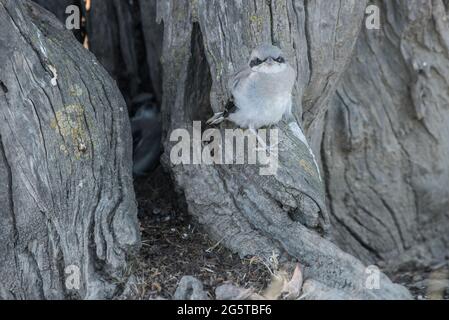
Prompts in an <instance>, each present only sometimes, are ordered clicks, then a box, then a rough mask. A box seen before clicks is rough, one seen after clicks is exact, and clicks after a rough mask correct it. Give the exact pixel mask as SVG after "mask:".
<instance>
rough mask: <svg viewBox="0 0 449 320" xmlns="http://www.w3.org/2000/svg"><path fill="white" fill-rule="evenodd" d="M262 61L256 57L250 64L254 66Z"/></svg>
mask: <svg viewBox="0 0 449 320" xmlns="http://www.w3.org/2000/svg"><path fill="white" fill-rule="evenodd" d="M261 63H262V61H261V60H260V59H259V58H256V59H254V60H252V61H251V62H250V64H249V66H250V67H251V68H252V67H255V66H258V65H259V64H261Z"/></svg>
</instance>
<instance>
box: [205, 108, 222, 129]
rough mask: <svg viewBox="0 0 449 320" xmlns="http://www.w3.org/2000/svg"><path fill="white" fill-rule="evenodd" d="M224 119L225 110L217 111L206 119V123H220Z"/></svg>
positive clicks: (211, 124)
mask: <svg viewBox="0 0 449 320" xmlns="http://www.w3.org/2000/svg"><path fill="white" fill-rule="evenodd" d="M225 119H226V111H224V112H217V113H216V114H214V116H213V117H212V118H210V119H209V120H207V121H206V124H207V125H210V126H213V125H216V124H219V123H222V122H223V121H224V120H225Z"/></svg>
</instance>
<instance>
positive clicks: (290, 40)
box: [157, 0, 410, 299]
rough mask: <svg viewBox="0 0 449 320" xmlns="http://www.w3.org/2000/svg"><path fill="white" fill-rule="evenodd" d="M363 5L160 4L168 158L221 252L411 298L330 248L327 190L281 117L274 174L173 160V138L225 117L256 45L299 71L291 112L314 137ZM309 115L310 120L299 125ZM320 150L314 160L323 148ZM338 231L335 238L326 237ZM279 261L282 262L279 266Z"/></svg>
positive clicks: (355, 289)
mask: <svg viewBox="0 0 449 320" xmlns="http://www.w3.org/2000/svg"><path fill="white" fill-rule="evenodd" d="M365 5H366V3H365V1H349V0H346V1H327V0H326V1H324V0H316V1H307V0H304V1H300V0H298V1H287V2H284V1H263V0H259V1H257V0H256V1H205V0H198V1H176V0H171V1H158V3H157V13H158V20H159V21H161V22H163V25H164V43H163V50H162V66H163V97H164V98H163V105H162V113H163V125H164V126H165V133H166V139H165V141H164V145H165V150H166V151H165V154H164V155H163V157H162V161H163V163H164V165H165V167H166V168H167V169H168V170H170V172H171V173H172V175H173V178H174V180H175V182H176V184H177V186H178V187H179V189H180V190H181V191H182V192H183V193H184V196H185V198H186V201H187V204H188V209H189V212H190V214H191V215H192V216H194V217H195V218H196V219H197V220H198V221H199V222H200V223H201V224H202V225H203V226H204V227H205V229H206V230H207V231H208V232H209V234H210V235H211V236H213V237H214V238H215V239H216V240H217V241H220V242H221V243H222V244H223V245H225V246H227V247H229V248H231V249H232V250H234V251H235V252H238V253H239V254H240V255H241V256H248V255H249V256H258V257H261V258H262V259H264V260H265V261H267V262H269V263H273V260H277V259H279V260H280V261H283V260H288V259H290V258H293V259H296V260H298V261H299V262H300V263H301V264H303V265H304V267H305V274H306V277H307V278H309V279H314V280H315V281H317V283H320V284H321V285H322V286H323V287H326V288H329V290H330V291H331V292H340V296H351V297H352V298H373V299H382V298H409V297H410V295H409V293H408V292H407V290H406V289H404V288H403V287H401V286H398V285H395V284H393V283H391V281H390V280H389V279H388V278H387V277H386V276H384V275H383V274H381V280H380V281H381V283H380V289H378V290H369V289H368V288H367V287H366V286H365V282H366V279H367V274H366V273H365V266H364V265H363V264H362V263H361V262H360V261H359V260H357V259H356V258H354V257H352V256H351V255H349V254H347V253H345V252H343V251H342V250H340V249H339V248H338V247H337V246H336V245H335V244H333V243H332V242H331V241H329V239H328V236H327V234H329V231H330V229H331V226H330V223H329V218H328V213H327V209H326V204H325V192H324V186H323V183H322V181H321V178H320V173H319V172H318V170H317V168H316V166H315V164H314V161H313V158H312V155H311V154H310V153H309V151H308V148H307V146H306V145H305V144H304V143H302V142H301V141H300V139H299V138H298V136H296V135H295V133H294V131H292V129H291V126H290V125H288V124H287V123H286V122H285V121H284V122H282V123H281V124H280V125H279V128H278V129H279V130H280V137H279V140H280V150H279V169H278V172H277V175H274V176H261V175H259V168H258V166H255V165H253V166H252V165H241V166H236V165H216V166H210V165H173V164H172V163H171V161H170V159H169V156H170V150H171V148H172V146H173V145H174V144H175V142H171V141H170V139H169V137H170V133H171V132H172V131H173V130H175V129H180V128H185V129H188V130H191V128H192V121H194V120H205V119H206V118H207V117H208V116H210V115H212V112H213V111H219V110H222V108H223V106H224V105H225V103H226V101H227V99H228V98H229V93H228V90H227V81H228V77H229V76H230V75H231V74H232V73H233V72H234V71H236V70H237V68H239V67H240V66H241V65H242V64H244V63H246V62H247V59H248V57H249V54H250V51H251V50H252V48H254V47H255V46H256V45H257V44H260V43H266V42H268V43H275V44H277V45H279V46H280V47H281V48H282V49H283V50H284V52H286V54H287V56H288V57H289V58H290V59H289V60H290V63H291V64H292V65H293V66H294V67H295V68H296V70H297V73H298V77H297V79H298V81H297V85H296V88H295V92H294V112H295V115H296V118H297V120H298V121H299V123H298V124H299V125H302V126H303V128H304V129H305V131H306V132H307V133H308V135H309V136H311V137H312V141H321V139H320V138H321V135H322V126H323V121H322V120H320V119H322V117H323V115H324V114H325V113H326V111H327V109H328V106H329V104H330V101H331V98H332V97H333V96H334V94H335V91H336V88H337V85H338V80H339V79H340V77H341V75H342V73H343V72H344V70H345V68H346V66H347V65H348V63H349V62H350V60H351V57H352V55H353V48H354V45H355V42H356V39H357V36H358V34H359V31H360V26H361V22H362V19H363V17H364V11H365ZM301 120H303V121H301ZM318 154H319V153H318ZM331 233H332V232H331ZM273 257H277V259H273Z"/></svg>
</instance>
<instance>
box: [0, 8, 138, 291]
mask: <svg viewBox="0 0 449 320" xmlns="http://www.w3.org/2000/svg"><path fill="white" fill-rule="evenodd" d="M0 28H1V29H2V30H8V31H7V32H4V33H2V36H1V37H0V56H1V57H2V59H1V61H0V141H1V144H0V179H1V181H2V184H1V185H0V200H1V203H2V206H1V208H0V217H1V219H0V239H1V241H0V298H6V299H68V298H76V299H88V298H113V297H114V296H116V295H118V294H120V292H121V290H122V287H123V284H124V282H126V281H127V278H128V274H127V267H128V264H127V262H128V260H129V256H130V255H131V254H133V253H134V252H135V250H136V249H137V248H138V246H139V241H140V238H139V230H138V223H137V210H136V203H135V198H134V192H133V186H132V174H131V164H132V159H131V150H130V146H131V145H132V143H131V135H130V128H129V120H128V117H127V108H126V105H125V103H124V101H123V98H122V97H121V95H120V93H119V91H118V89H117V87H116V86H115V85H114V83H113V81H112V79H111V78H110V77H109V75H108V74H107V73H106V71H105V70H104V69H103V68H102V67H101V66H100V65H99V64H98V62H97V60H96V59H95V57H94V56H93V55H92V54H90V53H89V52H88V51H87V50H85V49H84V48H83V47H82V46H81V45H80V44H79V43H78V42H77V41H76V40H75V38H74V37H73V36H72V34H71V33H70V32H69V31H66V30H65V28H64V26H63V25H61V23H60V22H58V21H56V19H55V18H54V16H53V15H49V14H48V12H47V11H45V10H43V9H42V8H40V7H39V6H37V5H35V4H33V3H31V2H28V1H23V0H14V1H13V0H0ZM76 270H79V272H80V273H79V276H80V278H79V280H80V281H79V288H76V284H77V281H74V282H71V284H72V285H75V288H74V289H73V290H71V289H70V288H72V287H71V286H70V285H69V286H67V283H66V281H67V280H70V279H73V278H69V276H74V277H76V275H77V274H76V273H77V272H76ZM66 272H68V273H66Z"/></svg>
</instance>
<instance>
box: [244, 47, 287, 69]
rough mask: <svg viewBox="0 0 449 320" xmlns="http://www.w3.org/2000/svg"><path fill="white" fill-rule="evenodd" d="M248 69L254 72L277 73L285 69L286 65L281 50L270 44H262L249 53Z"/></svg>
mask: <svg viewBox="0 0 449 320" xmlns="http://www.w3.org/2000/svg"><path fill="white" fill-rule="evenodd" d="M249 67H250V68H251V70H252V71H254V72H261V73H279V72H282V71H284V70H285V69H286V67H287V64H286V61H285V57H284V54H283V53H282V51H281V49H279V48H278V47H276V46H273V45H271V44H263V45H260V46H258V47H257V48H255V49H254V50H253V52H252V53H251V58H250V60H249Z"/></svg>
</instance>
